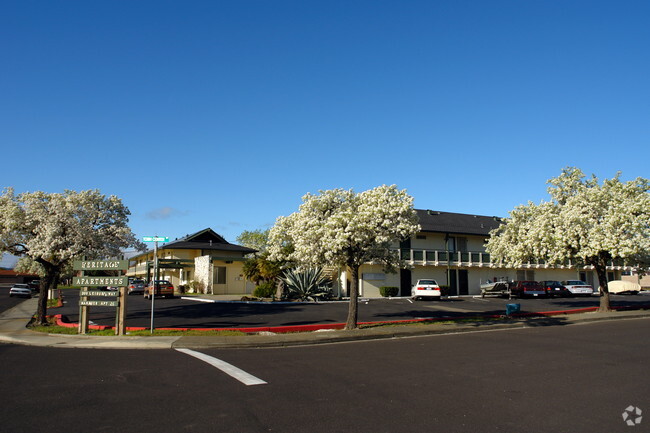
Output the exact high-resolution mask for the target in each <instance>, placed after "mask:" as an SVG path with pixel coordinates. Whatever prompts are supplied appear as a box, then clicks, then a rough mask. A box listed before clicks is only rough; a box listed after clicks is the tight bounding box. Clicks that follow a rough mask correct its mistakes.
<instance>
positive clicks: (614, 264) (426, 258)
mask: <svg viewBox="0 0 650 433" xmlns="http://www.w3.org/2000/svg"><path fill="white" fill-rule="evenodd" d="M400 257H401V259H402V260H405V261H407V262H409V263H412V264H416V265H431V266H439V265H443V266H447V265H451V266H467V267H474V266H475V267H487V266H493V265H495V263H494V262H493V261H492V259H491V257H490V254H489V253H486V252H484V251H444V250H425V249H408V248H402V249H400ZM584 266H585V264H584V262H582V261H580V260H566V261H565V262H564V263H562V264H547V263H546V261H545V260H542V259H539V260H531V261H530V262H528V263H525V264H523V265H522V266H521V267H522V268H578V267H584ZM607 267H608V269H610V270H612V269H618V270H623V269H625V270H627V269H632V267H633V266H632V265H630V264H626V263H625V262H624V261H623V260H621V259H616V260H612V261H610V262H609V263H608V264H607Z"/></svg>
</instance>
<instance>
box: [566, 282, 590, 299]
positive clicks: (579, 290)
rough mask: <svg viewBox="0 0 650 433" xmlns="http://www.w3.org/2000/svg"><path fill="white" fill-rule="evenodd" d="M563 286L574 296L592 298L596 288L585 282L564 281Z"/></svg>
mask: <svg viewBox="0 0 650 433" xmlns="http://www.w3.org/2000/svg"><path fill="white" fill-rule="evenodd" d="M562 285H563V286H564V287H566V288H567V289H568V290H569V291H570V292H571V294H572V295H582V296H591V295H592V294H593V293H594V288H593V287H591V286H590V285H589V284H587V283H585V282H584V281H580V280H567V281H562Z"/></svg>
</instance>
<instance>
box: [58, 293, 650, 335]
mask: <svg viewBox="0 0 650 433" xmlns="http://www.w3.org/2000/svg"><path fill="white" fill-rule="evenodd" d="M212 298H213V299H210V297H205V298H198V297H192V298H180V297H176V298H173V299H160V298H156V300H155V302H154V307H155V309H154V320H155V326H156V327H158V328H160V327H164V328H254V327H276V326H277V327H281V326H299V325H310V324H336V323H344V322H345V319H346V316H347V311H348V303H347V302H345V301H342V302H323V303H298V302H292V303H280V302H220V301H218V300H217V301H216V302H202V301H200V299H203V300H204V301H214V300H215V299H214V298H218V297H212ZM78 301H79V291H77V290H65V291H64V306H63V307H61V308H57V309H51V310H50V311H49V313H50V314H61V315H62V316H63V319H64V321H67V322H77V321H78V315H79V307H78ZM611 302H612V306H614V307H620V308H632V309H637V308H643V307H650V296H649V295H648V294H645V292H642V294H639V295H611ZM509 303H518V304H520V305H521V313H537V312H549V311H567V310H580V309H584V308H593V307H598V305H599V298H598V297H596V296H592V297H576V298H550V299H547V298H532V299H514V300H508V299H505V298H497V297H486V298H481V297H460V298H443V299H442V300H441V301H413V300H411V299H409V298H392V299H385V298H379V299H375V298H372V299H362V300H361V301H360V303H359V322H361V323H363V322H391V321H408V320H416V319H445V318H449V319H456V318H461V317H473V316H492V315H504V314H505V312H506V304H509ZM90 320H91V321H92V322H93V323H94V324H97V325H102V326H113V325H114V324H115V308H110V307H90ZM150 320H151V301H149V300H146V299H144V298H143V297H142V296H128V297H127V318H126V326H127V327H142V328H147V327H149V326H150Z"/></svg>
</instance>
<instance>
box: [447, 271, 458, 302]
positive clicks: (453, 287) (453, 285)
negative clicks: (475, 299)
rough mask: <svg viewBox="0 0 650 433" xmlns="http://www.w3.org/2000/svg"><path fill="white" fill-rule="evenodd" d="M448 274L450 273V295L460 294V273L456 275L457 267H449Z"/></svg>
mask: <svg viewBox="0 0 650 433" xmlns="http://www.w3.org/2000/svg"><path fill="white" fill-rule="evenodd" d="M447 275H449V278H448V283H449V293H448V295H449V296H458V275H456V269H449V270H448V271H447Z"/></svg>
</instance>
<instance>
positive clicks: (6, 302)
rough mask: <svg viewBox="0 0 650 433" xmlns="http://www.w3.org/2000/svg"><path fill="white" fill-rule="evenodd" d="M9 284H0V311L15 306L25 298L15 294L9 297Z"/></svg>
mask: <svg viewBox="0 0 650 433" xmlns="http://www.w3.org/2000/svg"><path fill="white" fill-rule="evenodd" d="M10 287H11V286H0V313H1V312H3V311H6V310H9V309H10V308H13V307H15V306H16V305H18V304H20V303H21V302H23V301H24V300H25V299H27V298H19V297H17V296H13V297H9V288H10Z"/></svg>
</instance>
